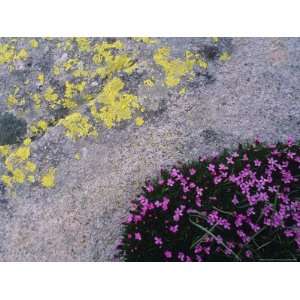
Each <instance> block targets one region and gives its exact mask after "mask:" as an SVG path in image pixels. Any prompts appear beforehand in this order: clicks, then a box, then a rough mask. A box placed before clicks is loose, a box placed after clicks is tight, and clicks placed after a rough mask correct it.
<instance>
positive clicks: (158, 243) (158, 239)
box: [154, 236, 163, 245]
mask: <svg viewBox="0 0 300 300" xmlns="http://www.w3.org/2000/svg"><path fill="white" fill-rule="evenodd" d="M154 243H155V245H162V244H163V241H162V239H161V238H160V237H157V236H155V237H154Z"/></svg>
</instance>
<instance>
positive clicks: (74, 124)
mask: <svg viewBox="0 0 300 300" xmlns="http://www.w3.org/2000/svg"><path fill="white" fill-rule="evenodd" d="M58 124H60V125H62V126H64V127H65V129H66V136H67V137H69V138H71V139H73V140H76V139H78V138H81V137H86V136H91V135H96V130H95V128H94V127H93V125H92V124H90V122H89V120H88V118H87V117H85V116H83V115H81V114H80V113H78V112H76V113H73V114H71V115H68V116H67V117H66V118H64V119H62V120H60V121H59V123H58Z"/></svg>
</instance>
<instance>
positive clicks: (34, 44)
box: [30, 39, 39, 48]
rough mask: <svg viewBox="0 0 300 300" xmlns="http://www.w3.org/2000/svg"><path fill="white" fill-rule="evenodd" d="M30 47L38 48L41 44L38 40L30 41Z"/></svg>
mask: <svg viewBox="0 0 300 300" xmlns="http://www.w3.org/2000/svg"><path fill="white" fill-rule="evenodd" d="M30 46H31V47H32V48H37V47H38V46H39V42H38V41H37V40H36V39H32V40H30Z"/></svg>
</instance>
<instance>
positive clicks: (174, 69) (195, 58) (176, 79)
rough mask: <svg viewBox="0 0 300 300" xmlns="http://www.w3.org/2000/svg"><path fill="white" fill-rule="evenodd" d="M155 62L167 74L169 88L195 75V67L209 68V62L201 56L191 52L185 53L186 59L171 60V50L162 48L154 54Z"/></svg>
mask: <svg viewBox="0 0 300 300" xmlns="http://www.w3.org/2000/svg"><path fill="white" fill-rule="evenodd" d="M153 58H154V61H155V63H156V64H158V65H160V66H161V67H162V68H163V70H164V72H165V84H166V86H167V87H174V86H176V85H178V84H179V83H180V81H181V78H182V77H184V76H185V75H187V74H190V75H193V68H194V65H199V66H200V67H201V68H204V69H206V68H207V67H208V64H207V62H206V61H205V60H204V59H203V58H202V57H201V56H200V54H194V53H192V52H190V51H186V52H185V59H184V60H183V59H179V58H177V59H173V60H172V59H171V58H170V49H169V48H160V49H158V50H157V51H156V52H155V53H154V56H153Z"/></svg>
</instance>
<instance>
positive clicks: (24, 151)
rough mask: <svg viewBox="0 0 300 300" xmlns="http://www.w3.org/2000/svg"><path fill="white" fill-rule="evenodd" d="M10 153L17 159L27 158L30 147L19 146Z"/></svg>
mask: <svg viewBox="0 0 300 300" xmlns="http://www.w3.org/2000/svg"><path fill="white" fill-rule="evenodd" d="M12 155H13V156H14V157H15V158H17V159H18V160H21V161H24V160H27V159H28V158H29V156H30V147H28V146H21V147H19V148H18V149H17V150H16V151H15V152H14V153H13V154H12Z"/></svg>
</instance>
